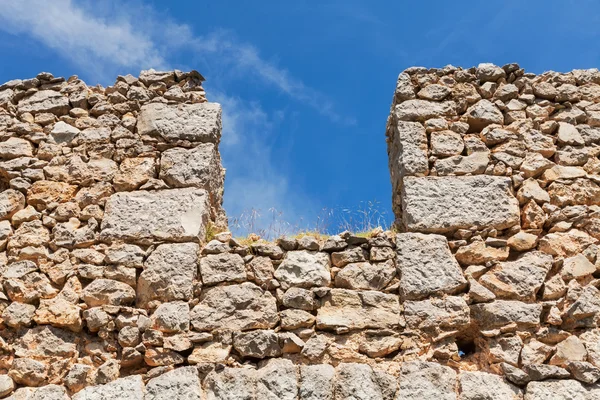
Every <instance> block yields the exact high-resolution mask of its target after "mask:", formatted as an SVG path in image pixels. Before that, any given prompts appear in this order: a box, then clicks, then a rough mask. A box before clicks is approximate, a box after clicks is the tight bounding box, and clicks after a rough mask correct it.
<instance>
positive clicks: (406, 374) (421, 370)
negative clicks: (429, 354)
mask: <svg viewBox="0 0 600 400" xmlns="http://www.w3.org/2000/svg"><path fill="white" fill-rule="evenodd" d="M399 383H400V387H399V390H398V398H400V399H407V400H417V399H428V398H431V399H440V400H456V372H454V370H453V369H451V368H449V367H445V366H442V365H440V364H437V363H430V362H424V361H409V362H405V363H403V364H402V365H401V367H400V377H399Z"/></svg>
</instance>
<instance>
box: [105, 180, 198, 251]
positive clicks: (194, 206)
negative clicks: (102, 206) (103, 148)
mask: <svg viewBox="0 0 600 400" xmlns="http://www.w3.org/2000/svg"><path fill="white" fill-rule="evenodd" d="M209 210H210V209H209V202H208V194H207V192H206V191H205V190H202V189H172V190H161V191H156V192H151V191H149V192H146V191H138V192H128V193H125V192H123V193H115V194H114V195H112V196H111V197H110V198H109V199H108V200H107V202H106V210H105V214H104V219H103V220H102V233H101V236H102V237H103V238H105V239H107V240H119V239H121V240H131V241H134V242H148V241H150V240H165V241H174V242H183V241H195V240H200V241H203V240H204V238H205V235H206V226H207V224H208V220H209Z"/></svg>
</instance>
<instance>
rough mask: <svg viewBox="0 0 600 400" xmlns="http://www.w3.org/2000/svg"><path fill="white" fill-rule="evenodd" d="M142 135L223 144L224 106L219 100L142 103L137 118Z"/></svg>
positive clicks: (167, 139)
mask: <svg viewBox="0 0 600 400" xmlns="http://www.w3.org/2000/svg"><path fill="white" fill-rule="evenodd" d="M137 130H138V132H139V133H140V135H151V136H158V137H160V138H162V139H163V140H165V141H166V142H170V143H172V142H178V141H180V140H189V141H190V142H203V143H207V142H210V143H219V140H220V137H221V106H220V105H219V104H217V103H198V104H176V105H167V104H164V103H150V104H146V105H144V106H142V108H141V110H140V114H139V116H138V120H137Z"/></svg>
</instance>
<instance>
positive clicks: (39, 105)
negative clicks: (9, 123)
mask: <svg viewBox="0 0 600 400" xmlns="http://www.w3.org/2000/svg"><path fill="white" fill-rule="evenodd" d="M69 109H70V107H69V98H68V97H66V96H63V95H62V94H61V93H60V92H56V91H54V90H40V91H39V92H35V93H34V94H33V95H31V96H29V97H27V98H25V99H23V100H21V101H19V112H20V113H21V114H22V113H32V114H39V113H52V114H55V115H64V114H67V113H68V112H69Z"/></svg>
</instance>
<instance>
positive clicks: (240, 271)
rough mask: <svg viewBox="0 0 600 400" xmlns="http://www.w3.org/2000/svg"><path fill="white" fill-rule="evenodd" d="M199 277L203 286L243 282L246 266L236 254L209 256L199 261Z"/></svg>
mask: <svg viewBox="0 0 600 400" xmlns="http://www.w3.org/2000/svg"><path fill="white" fill-rule="evenodd" d="M200 276H201V277H202V283H204V284H205V285H215V284H217V283H221V282H244V281H245V280H246V266H245V265H244V260H243V259H242V257H240V256H239V255H238V254H232V253H223V254H209V255H207V256H206V257H203V258H202V259H201V260H200Z"/></svg>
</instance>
